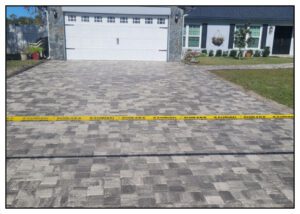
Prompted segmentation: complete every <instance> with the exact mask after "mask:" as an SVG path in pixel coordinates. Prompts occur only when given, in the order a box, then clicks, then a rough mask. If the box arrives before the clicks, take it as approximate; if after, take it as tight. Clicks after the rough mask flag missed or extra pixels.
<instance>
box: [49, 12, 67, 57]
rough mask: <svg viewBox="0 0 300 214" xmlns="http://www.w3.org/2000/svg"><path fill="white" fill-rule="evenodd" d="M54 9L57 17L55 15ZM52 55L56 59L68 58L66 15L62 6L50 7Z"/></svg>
mask: <svg viewBox="0 0 300 214" xmlns="http://www.w3.org/2000/svg"><path fill="white" fill-rule="evenodd" d="M54 10H55V11H56V12H57V18H55V17H54ZM48 14H49V16H48V21H49V46H50V57H51V59H56V60H65V59H66V49H65V44H66V43H65V29H64V15H63V11H62V8H61V7H48Z"/></svg>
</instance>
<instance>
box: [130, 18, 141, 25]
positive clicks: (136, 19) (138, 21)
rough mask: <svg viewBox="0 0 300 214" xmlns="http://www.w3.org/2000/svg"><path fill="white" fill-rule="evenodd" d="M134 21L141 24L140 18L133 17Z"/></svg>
mask: <svg viewBox="0 0 300 214" xmlns="http://www.w3.org/2000/svg"><path fill="white" fill-rule="evenodd" d="M132 22H133V24H140V18H137V17H135V18H133V20H132Z"/></svg>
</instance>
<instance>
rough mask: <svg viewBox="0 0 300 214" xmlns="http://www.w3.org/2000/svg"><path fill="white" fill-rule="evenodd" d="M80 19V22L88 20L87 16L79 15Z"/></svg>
mask: <svg viewBox="0 0 300 214" xmlns="http://www.w3.org/2000/svg"><path fill="white" fill-rule="evenodd" d="M81 21H82V22H89V17H88V16H81Z"/></svg>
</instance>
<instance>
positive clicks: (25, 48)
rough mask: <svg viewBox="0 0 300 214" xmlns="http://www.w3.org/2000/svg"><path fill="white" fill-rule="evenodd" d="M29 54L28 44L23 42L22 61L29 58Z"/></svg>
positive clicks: (21, 49)
mask: <svg viewBox="0 0 300 214" xmlns="http://www.w3.org/2000/svg"><path fill="white" fill-rule="evenodd" d="M27 54H28V52H27V46H26V45H25V44H23V45H22V46H21V48H20V57H21V60H22V61H24V60H27Z"/></svg>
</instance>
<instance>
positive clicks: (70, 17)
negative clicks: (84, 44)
mask: <svg viewBox="0 0 300 214" xmlns="http://www.w3.org/2000/svg"><path fill="white" fill-rule="evenodd" d="M68 21H69V22H76V16H72V15H70V16H68Z"/></svg>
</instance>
